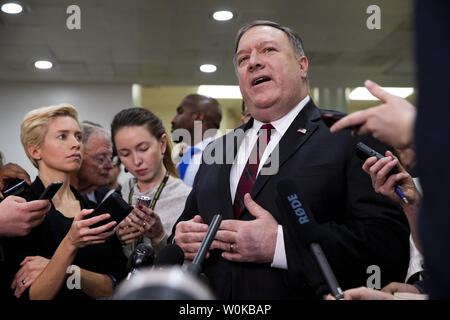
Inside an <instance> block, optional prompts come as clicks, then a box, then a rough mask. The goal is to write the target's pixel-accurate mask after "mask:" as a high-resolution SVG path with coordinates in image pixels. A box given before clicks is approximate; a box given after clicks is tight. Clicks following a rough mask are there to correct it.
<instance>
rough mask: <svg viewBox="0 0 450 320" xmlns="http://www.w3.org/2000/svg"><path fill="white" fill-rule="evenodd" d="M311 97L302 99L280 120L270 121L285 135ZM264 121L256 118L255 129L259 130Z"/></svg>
mask: <svg viewBox="0 0 450 320" xmlns="http://www.w3.org/2000/svg"><path fill="white" fill-rule="evenodd" d="M310 99H311V98H310V97H309V96H306V97H305V98H304V99H303V100H302V101H300V102H299V103H298V104H297V105H296V106H295V107H294V108H292V109H291V110H290V111H289V112H288V113H286V114H285V115H284V116H283V117H281V118H280V119H278V120H275V121H273V122H270V123H271V124H272V125H273V127H274V128H275V130H276V131H277V132H278V133H279V134H280V135H281V136H283V135H284V133H285V132H286V131H287V129H288V128H289V126H290V125H291V123H292V121H294V119H295V118H296V117H297V115H298V114H299V113H300V111H302V109H303V108H304V107H305V105H306V104H307V103H308V102H309V100H310ZM263 124H264V123H263V122H261V121H258V120H256V119H254V121H253V127H252V129H253V130H256V131H258V130H259V129H260V128H261V127H262V125H263Z"/></svg>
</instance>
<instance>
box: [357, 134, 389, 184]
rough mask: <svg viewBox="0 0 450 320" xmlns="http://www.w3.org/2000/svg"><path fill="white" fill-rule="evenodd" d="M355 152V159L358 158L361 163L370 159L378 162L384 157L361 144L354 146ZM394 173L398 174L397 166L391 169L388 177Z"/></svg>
mask: <svg viewBox="0 0 450 320" xmlns="http://www.w3.org/2000/svg"><path fill="white" fill-rule="evenodd" d="M355 151H356V155H357V157H358V158H360V159H361V160H362V161H366V160H367V159H368V158H370V157H376V158H377V160H380V159H382V158H384V157H385V156H383V155H382V154H381V153H379V152H377V151H375V150H374V149H372V148H371V147H369V146H368V145H366V144H365V143H362V142H358V143H357V144H356V149H355ZM394 173H398V167H397V166H395V167H394V168H392V170H391V171H390V172H389V174H388V176H390V175H391V174H394Z"/></svg>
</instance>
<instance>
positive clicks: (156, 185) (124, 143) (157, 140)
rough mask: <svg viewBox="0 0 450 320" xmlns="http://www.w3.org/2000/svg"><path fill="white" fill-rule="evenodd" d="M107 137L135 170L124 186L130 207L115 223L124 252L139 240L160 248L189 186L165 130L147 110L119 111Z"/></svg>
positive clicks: (131, 170)
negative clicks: (145, 199)
mask: <svg viewBox="0 0 450 320" xmlns="http://www.w3.org/2000/svg"><path fill="white" fill-rule="evenodd" d="M111 136H112V140H113V143H114V146H115V148H116V150H117V153H118V155H119V157H120V161H121V162H122V164H123V165H124V166H125V169H126V170H127V171H128V172H130V173H131V174H132V175H133V178H130V179H129V180H128V181H127V182H126V183H124V184H123V185H122V197H123V198H124V199H125V200H126V201H128V203H129V204H130V205H134V210H133V212H132V213H130V214H129V215H128V217H127V218H125V219H124V220H123V221H122V222H121V223H120V224H119V226H118V227H117V228H116V233H117V236H118V237H119V239H120V240H121V241H122V244H124V245H125V253H126V254H127V255H129V254H131V251H132V249H133V246H134V245H136V244H137V243H138V242H140V241H144V242H145V243H147V244H150V245H151V246H152V247H153V248H154V249H155V250H156V251H158V250H160V249H161V248H162V247H164V246H165V245H166V242H167V238H168V236H169V235H170V233H171V231H172V227H173V225H174V224H175V222H176V221H177V219H178V217H179V216H180V215H181V213H182V211H183V209H184V205H185V202H186V198H187V196H188V195H189V193H190V190H191V188H190V187H189V186H187V185H185V184H184V183H183V181H182V180H180V179H178V174H177V171H176V169H175V165H174V163H173V161H172V158H171V146H170V142H169V141H168V136H167V133H166V130H165V128H164V126H163V124H162V121H161V120H160V119H159V118H158V117H157V116H156V115H155V114H154V113H152V112H151V111H149V110H147V109H144V108H129V109H125V110H122V111H120V112H119V113H118V114H116V116H115V117H114V119H113V121H112V124H111ZM139 197H148V198H149V199H151V201H150V208H147V207H145V206H139V205H138V203H137V200H138V198H139Z"/></svg>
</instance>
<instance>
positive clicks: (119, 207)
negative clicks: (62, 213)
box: [85, 192, 133, 228]
mask: <svg viewBox="0 0 450 320" xmlns="http://www.w3.org/2000/svg"><path fill="white" fill-rule="evenodd" d="M131 210H133V208H131V206H130V205H129V204H128V203H127V202H126V201H125V200H123V199H122V196H121V195H119V194H118V193H117V192H112V193H111V194H110V195H109V196H108V197H106V198H105V199H103V201H102V202H101V203H100V204H99V205H98V206H97V208H95V209H94V211H93V212H92V213H91V214H90V215H88V216H87V217H86V218H85V219H89V218H92V217H95V216H98V215H101V214H104V213H109V214H110V217H109V218H108V219H106V220H102V221H100V222H99V223H96V224H94V225H92V226H91V228H96V227H99V226H102V225H104V224H107V223H109V222H111V221H116V222H117V223H119V222H120V221H122V220H123V219H125V217H126V216H127V215H128V214H129V213H130V212H131Z"/></svg>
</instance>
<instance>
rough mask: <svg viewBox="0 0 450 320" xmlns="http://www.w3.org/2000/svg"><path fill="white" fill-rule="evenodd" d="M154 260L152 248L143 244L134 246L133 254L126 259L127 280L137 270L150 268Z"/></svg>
mask: <svg viewBox="0 0 450 320" xmlns="http://www.w3.org/2000/svg"><path fill="white" fill-rule="evenodd" d="M154 259H155V251H154V250H153V248H152V247H150V246H149V245H147V244H145V243H140V244H138V245H137V246H136V248H135V249H134V251H133V253H132V254H131V255H130V257H129V258H128V269H129V270H130V272H129V273H128V276H127V280H128V279H130V278H131V276H132V275H133V274H135V273H136V272H137V270H138V269H139V268H143V267H147V266H151V265H152V264H153V261H154Z"/></svg>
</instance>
